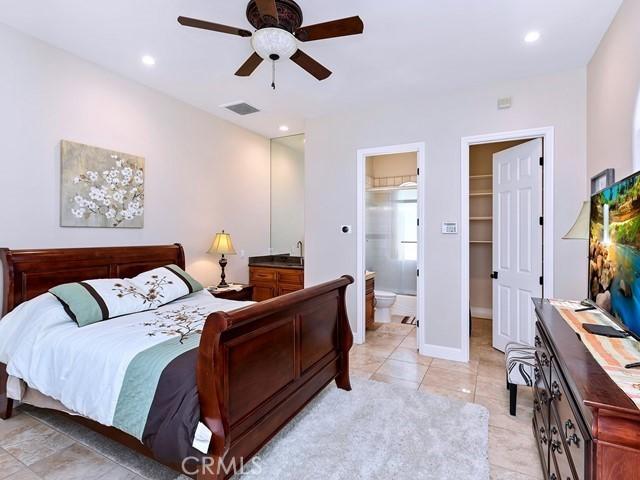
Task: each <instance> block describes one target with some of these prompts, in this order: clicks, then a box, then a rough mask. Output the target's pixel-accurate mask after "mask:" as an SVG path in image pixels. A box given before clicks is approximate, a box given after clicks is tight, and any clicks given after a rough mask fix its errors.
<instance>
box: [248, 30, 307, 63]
mask: <svg viewBox="0 0 640 480" xmlns="http://www.w3.org/2000/svg"><path fill="white" fill-rule="evenodd" d="M251 45H252V46H253V49H254V50H255V51H256V53H257V54H258V55H260V56H261V57H262V58H263V59H264V60H277V59H279V58H283V59H288V58H291V56H292V55H293V54H294V53H296V51H297V50H298V42H297V40H296V38H295V37H294V36H293V35H292V34H291V33H289V32H287V31H286V30H283V29H281V28H262V29H260V30H258V31H257V32H255V33H254V34H253V37H252V38H251ZM276 55H277V58H276V57H275V56H276Z"/></svg>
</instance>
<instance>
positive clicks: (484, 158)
mask: <svg viewBox="0 0 640 480" xmlns="http://www.w3.org/2000/svg"><path fill="white" fill-rule="evenodd" d="M475 140H476V141H470V140H469V139H463V173H464V175H465V177H464V178H463V191H464V190H465V186H466V191H465V192H464V193H465V196H464V197H463V199H462V201H463V219H462V222H463V223H462V228H461V231H462V232H463V235H462V236H463V242H464V244H465V245H464V246H463V255H462V258H463V262H464V264H463V283H464V284H465V285H464V286H463V295H462V296H463V304H464V305H465V306H466V309H465V310H466V311H465V315H466V318H467V321H468V322H469V323H467V325H466V329H465V333H466V335H463V337H466V338H463V345H465V343H466V346H467V348H469V343H470V341H469V335H471V345H472V346H473V342H474V339H475V337H476V336H482V335H481V334H482V332H486V331H491V332H492V346H493V347H494V348H496V349H498V350H501V351H504V348H505V346H506V344H507V343H509V342H512V341H515V342H520V343H526V344H531V342H532V339H533V329H534V324H535V321H534V318H535V316H534V311H533V306H532V303H531V298H532V297H542V296H543V291H551V290H547V289H546V288H545V286H547V285H546V283H547V282H545V280H546V277H545V261H544V260H545V251H546V250H547V249H546V248H544V247H545V242H544V239H545V237H546V236H547V235H545V227H546V223H547V222H545V218H544V217H545V211H549V205H546V204H545V197H547V195H545V193H546V192H545V188H547V182H548V181H549V177H548V175H546V174H545V168H550V166H549V165H547V162H545V160H547V159H546V158H545V152H546V151H548V150H549V149H548V148H545V147H546V145H545V143H546V142H548V141H549V140H548V135H543V134H541V133H538V134H537V135H526V134H522V135H519V136H512V137H511V138H509V137H507V138H504V137H503V138H499V137H498V138H495V140H494V141H491V140H489V141H487V140H485V141H477V140H478V139H477V138H476V139H475ZM464 153H466V155H464ZM465 167H466V168H465ZM550 198H551V199H552V196H551V197H550ZM544 207H547V208H544ZM549 259H550V258H549ZM465 287H466V288H465ZM543 288H544V290H543ZM465 323H466V322H465ZM485 338H486V337H485Z"/></svg>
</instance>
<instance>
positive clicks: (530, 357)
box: [504, 342, 536, 416]
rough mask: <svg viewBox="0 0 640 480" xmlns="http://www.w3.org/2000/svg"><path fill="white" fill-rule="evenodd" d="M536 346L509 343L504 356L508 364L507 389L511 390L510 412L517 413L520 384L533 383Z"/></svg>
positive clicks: (528, 384) (527, 384) (529, 384)
mask: <svg viewBox="0 0 640 480" xmlns="http://www.w3.org/2000/svg"><path fill="white" fill-rule="evenodd" d="M535 351H536V349H535V348H534V347H529V346H527V345H522V344H519V343H514V342H512V343H508V344H507V346H506V348H505V350H504V356H505V360H506V366H507V389H508V390H509V413H510V414H511V415H514V416H515V414H516V401H517V398H518V385H526V386H528V387H531V386H532V385H533V367H534V365H535Z"/></svg>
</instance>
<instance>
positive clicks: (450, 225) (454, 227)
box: [442, 222, 458, 235]
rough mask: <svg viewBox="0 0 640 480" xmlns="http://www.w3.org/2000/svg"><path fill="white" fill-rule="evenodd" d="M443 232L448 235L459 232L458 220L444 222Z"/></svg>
mask: <svg viewBox="0 0 640 480" xmlns="http://www.w3.org/2000/svg"><path fill="white" fill-rule="evenodd" d="M442 233H444V234H446V235H453V234H456V233H458V224H457V223H456V222H442Z"/></svg>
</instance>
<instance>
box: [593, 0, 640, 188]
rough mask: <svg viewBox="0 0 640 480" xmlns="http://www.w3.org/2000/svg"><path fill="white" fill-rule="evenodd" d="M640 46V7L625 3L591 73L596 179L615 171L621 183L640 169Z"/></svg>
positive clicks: (635, 2) (630, 1) (635, 0)
mask: <svg viewBox="0 0 640 480" xmlns="http://www.w3.org/2000/svg"><path fill="white" fill-rule="evenodd" d="M639 46H640V2H639V1H638V0H625V1H624V2H623V3H622V5H621V6H620V10H619V11H618V14H617V15H616V17H615V18H614V20H613V22H612V23H611V26H610V27H609V30H608V31H607V33H606V34H605V36H604V37H603V39H602V42H600V45H599V46H598V49H597V50H596V53H595V54H594V55H593V58H592V59H591V62H590V63H589V66H588V69H587V74H588V77H587V85H588V88H587V105H588V113H589V115H588V152H589V164H588V167H589V168H588V174H589V176H590V177H591V176H593V175H595V174H597V173H598V172H600V171H602V170H604V169H605V168H611V167H613V168H615V169H616V179H617V180H621V179H622V178H624V177H626V176H627V175H630V174H631V173H633V171H634V170H636V169H638V168H640V151H639V152H637V155H638V160H639V164H638V165H636V167H635V168H634V164H633V148H634V145H633V144H634V117H635V115H636V105H638V107H637V108H639V109H640V103H638V102H640V98H639V93H640V55H639V54H638V48H639ZM636 128H639V129H640V121H639V122H638V125H637V126H636ZM635 135H639V137H638V138H640V134H639V133H635Z"/></svg>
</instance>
